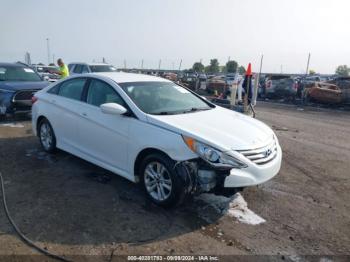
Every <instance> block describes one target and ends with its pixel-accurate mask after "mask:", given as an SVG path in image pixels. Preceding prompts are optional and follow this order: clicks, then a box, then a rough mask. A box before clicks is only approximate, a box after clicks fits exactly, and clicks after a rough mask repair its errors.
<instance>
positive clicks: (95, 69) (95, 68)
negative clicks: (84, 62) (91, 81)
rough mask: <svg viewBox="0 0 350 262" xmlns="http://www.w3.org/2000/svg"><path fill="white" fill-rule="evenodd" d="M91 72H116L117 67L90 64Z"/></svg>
mask: <svg viewBox="0 0 350 262" xmlns="http://www.w3.org/2000/svg"><path fill="white" fill-rule="evenodd" d="M90 69H91V72H94V73H99V72H116V71H117V69H116V68H115V67H114V66H111V65H91V66H90Z"/></svg>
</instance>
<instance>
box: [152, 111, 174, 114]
mask: <svg viewBox="0 0 350 262" xmlns="http://www.w3.org/2000/svg"><path fill="white" fill-rule="evenodd" d="M152 115H173V113H171V112H167V111H162V112H157V113H152Z"/></svg>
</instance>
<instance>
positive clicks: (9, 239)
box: [0, 102, 350, 261]
mask: <svg viewBox="0 0 350 262" xmlns="http://www.w3.org/2000/svg"><path fill="white" fill-rule="evenodd" d="M257 118H258V119H261V120H262V121H264V122H265V123H267V124H268V125H270V126H271V127H272V128H274V129H275V131H276V133H277V136H278V138H279V140H280V143H281V145H282V149H283V154H284V155H283V164H282V169H281V171H280V173H279V174H278V175H277V176H276V177H275V178H274V179H273V180H271V181H269V182H267V183H265V184H263V185H260V186H258V187H251V188H246V189H245V190H244V191H243V192H242V193H241V195H242V196H243V198H244V200H245V201H246V202H247V204H248V207H249V209H250V210H252V211H253V212H254V213H255V214H256V215H258V216H259V217H261V218H262V219H263V220H265V221H266V222H264V223H261V224H258V225H251V224H245V223H243V222H240V221H239V220H238V219H237V218H234V217H232V216H229V215H227V214H223V213H222V212H219V210H218V209H217V208H214V207H213V206H212V205H211V204H210V202H206V201H203V200H201V199H200V198H199V199H194V200H193V202H190V203H187V204H186V205H184V206H182V207H180V208H177V209H173V210H163V209H161V208H158V207H156V206H154V205H152V204H151V203H149V202H148V201H146V200H145V198H144V195H143V192H142V190H141V189H140V188H139V187H138V186H136V185H134V184H132V183H130V182H128V181H126V180H124V179H122V178H119V177H118V176H113V175H109V176H108V177H107V178H111V179H110V180H108V179H107V180H106V181H105V180H103V179H102V181H101V179H100V178H101V175H102V174H105V173H106V172H105V171H103V170H101V169H100V168H98V167H96V166H93V165H91V164H89V163H87V162H85V161H83V160H81V159H79V158H76V157H74V156H72V155H69V154H67V153H65V152H58V153H57V154H55V155H48V154H46V153H44V152H43V151H42V150H41V148H40V145H39V142H38V140H37V138H35V137H33V136H32V133H31V123H30V121H28V120H23V121H17V122H16V125H3V123H0V172H2V174H3V176H4V179H5V187H6V193H7V201H8V206H9V210H10V212H11V214H12V216H13V218H14V220H15V221H16V223H17V225H18V226H19V227H20V229H21V230H22V231H23V233H24V234H25V235H27V236H28V237H29V238H31V239H32V240H34V241H35V242H36V243H37V244H38V245H40V246H41V247H43V248H46V249H48V250H50V251H52V252H53V253H56V254H59V255H64V256H68V257H70V258H71V259H73V260H84V261H86V260H87V261H114V260H115V261H117V260H118V258H120V257H119V255H135V254H138V255H214V256H217V255H220V256H223V257H222V259H223V260H227V261H229V260H232V256H225V255H236V256H235V258H236V259H238V258H239V260H250V259H253V260H254V259H257V258H258V259H262V258H265V259H266V260H272V259H274V260H287V261H288V260H290V261H303V260H312V261H315V260H313V259H315V258H316V259H317V260H316V261H319V259H322V258H324V259H326V258H327V256H335V257H331V258H332V259H333V260H342V261H349V259H350V257H349V256H346V255H350V211H349V210H350V201H349V192H350V178H349V177H350V171H349V170H350V137H349V134H350V114H349V112H345V111H340V110H339V111H336V110H326V109H315V108H298V107H296V106H286V105H279V104H271V103H266V102H260V103H259V105H258V106H257ZM95 174H100V175H99V176H96V175H95ZM0 210H1V211H0V260H2V258H6V259H10V258H11V257H10V256H8V255H19V256H20V257H17V258H19V259H22V260H23V259H34V260H35V259H39V258H43V257H39V256H27V255H36V254H38V253H37V252H36V251H34V250H33V249H32V248H30V247H28V246H26V245H25V244H23V243H22V242H21V240H20V239H19V238H18V237H17V235H16V234H15V232H14V231H13V229H12V228H11V226H10V224H9V223H8V221H7V218H6V216H5V214H4V212H3V209H2V206H1V207H0ZM21 255H25V256H21ZM238 255H269V256H268V257H257V256H238ZM271 255H273V256H271ZM313 255H316V256H313ZM46 260H47V258H45V261H46ZM48 260H50V259H48ZM14 261H17V260H14Z"/></svg>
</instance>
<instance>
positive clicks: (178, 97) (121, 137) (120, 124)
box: [32, 72, 282, 206]
mask: <svg viewBox="0 0 350 262" xmlns="http://www.w3.org/2000/svg"><path fill="white" fill-rule="evenodd" d="M32 102H33V107H32V122H33V132H34V134H36V135H37V136H38V137H39V139H40V142H41V145H42V147H43V148H44V150H46V151H47V152H54V151H55V149H56V148H59V149H62V150H64V151H67V152H69V153H71V154H73V155H76V156H78V157H80V158H83V159H85V160H87V161H89V162H91V163H94V164H96V165H98V166H100V167H103V168H105V169H107V170H109V171H111V172H113V173H115V174H118V175H120V176H122V177H125V178H126V179H129V180H130V181H133V182H135V183H137V182H141V183H142V184H143V186H144V189H145V192H146V194H147V196H148V197H149V198H150V199H151V200H152V201H153V202H155V203H156V204H158V205H162V206H173V205H176V204H179V203H181V202H182V201H183V200H184V199H185V197H186V196H188V195H192V194H198V193H201V192H215V193H220V192H221V193H222V194H233V193H235V192H236V191H237V190H240V189H241V188H244V187H247V186H252V185H257V184H260V183H263V182H265V181H267V180H269V179H271V178H272V177H274V176H275V175H276V174H277V173H278V172H279V170H280V166H281V160H282V151H281V148H280V146H279V143H278V140H277V137H276V135H275V134H274V132H273V131H272V130H271V129H270V128H269V127H268V126H266V125H265V124H263V123H262V122H260V121H258V120H256V119H253V118H250V117H248V116H245V115H243V114H240V113H236V112H233V111H231V110H228V109H224V108H221V107H219V106H216V105H214V104H212V103H210V102H209V101H207V100H206V99H205V98H202V97H201V96H198V95H197V94H195V93H193V92H192V91H190V90H188V89H186V88H183V87H181V86H179V85H176V84H175V83H173V82H171V81H168V80H166V79H163V78H158V77H154V76H147V75H141V74H130V73H118V72H115V73H99V74H85V75H79V76H73V77H69V78H66V79H64V80H61V81H59V82H56V83H54V84H52V85H50V86H49V87H47V88H45V89H43V90H41V91H39V92H38V93H36V94H35V96H34V97H33V101H32Z"/></svg>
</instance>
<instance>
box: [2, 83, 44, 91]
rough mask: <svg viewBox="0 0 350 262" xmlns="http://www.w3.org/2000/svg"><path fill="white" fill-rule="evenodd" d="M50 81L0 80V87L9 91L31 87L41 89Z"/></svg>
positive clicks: (29, 88)
mask: <svg viewBox="0 0 350 262" xmlns="http://www.w3.org/2000/svg"><path fill="white" fill-rule="evenodd" d="M49 84H50V83H49V82H47V81H35V82H29V81H28V82H27V81H18V82H16V81H4V82H0V89H5V90H9V91H19V90H31V89H43V88H44V87H47V86H48V85H49Z"/></svg>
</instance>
